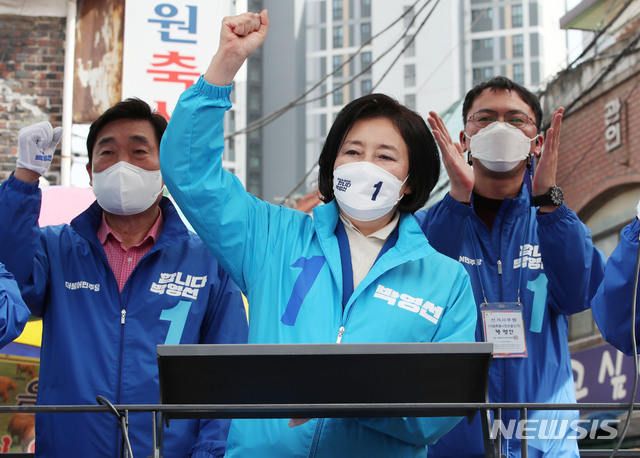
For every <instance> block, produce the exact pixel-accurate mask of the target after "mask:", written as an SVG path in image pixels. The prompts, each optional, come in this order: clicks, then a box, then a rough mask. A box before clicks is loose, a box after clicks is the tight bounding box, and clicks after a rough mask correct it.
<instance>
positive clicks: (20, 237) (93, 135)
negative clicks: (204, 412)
mask: <svg viewBox="0 0 640 458" xmlns="http://www.w3.org/2000/svg"><path fill="white" fill-rule="evenodd" d="M166 124H167V122H166V120H165V119H164V118H163V117H162V116H161V115H159V114H157V113H153V112H152V111H151V109H150V107H149V106H148V105H147V104H146V103H145V102H143V101H141V100H138V99H127V100H125V101H124V102H120V103H118V104H116V105H114V106H113V107H111V108H110V109H108V110H107V111H106V112H105V113H104V114H103V115H102V116H100V117H99V118H98V119H97V120H96V121H95V122H94V123H93V124H92V125H91V128H90V131H89V135H88V138H87V151H88V154H89V164H88V166H87V171H88V172H89V176H90V177H91V183H92V187H93V190H94V193H95V195H96V199H97V202H95V203H94V204H93V205H91V206H90V207H89V208H88V209H87V210H86V211H84V212H83V213H82V214H80V215H79V216H78V217H77V218H75V219H74V220H73V221H72V222H71V224H70V225H66V224H65V225H60V226H49V227H44V228H42V229H40V228H39V227H38V214H39V210H40V201H41V191H40V189H39V188H38V179H39V177H40V176H41V175H42V174H43V173H44V172H45V171H46V170H47V168H48V167H49V164H50V162H51V159H52V157H53V153H54V150H55V148H56V145H57V143H58V141H59V140H60V137H61V133H62V132H61V128H56V129H53V128H52V127H51V125H50V124H49V123H47V122H42V123H38V124H35V125H33V126H29V127H26V128H24V129H22V130H21V131H20V134H19V139H18V141H19V149H18V163H17V168H16V170H15V172H14V173H13V174H12V176H11V177H10V178H9V179H8V180H7V181H5V182H4V183H3V184H2V186H1V187H0V207H1V208H3V218H2V220H1V221H0V240H2V244H1V247H0V260H1V261H3V262H5V264H6V265H7V268H8V269H9V270H11V271H12V272H13V273H14V275H15V276H16V279H17V281H18V283H19V285H20V289H21V291H22V294H23V297H24V299H25V302H26V303H27V305H28V306H29V308H30V309H31V313H32V314H33V315H36V316H41V317H42V319H43V336H42V352H41V366H40V381H39V387H38V404H41V405H47V404H48V405H52V404H53V405H62V404H71V405H81V404H89V405H96V396H98V395H101V396H104V397H105V398H107V399H108V400H109V401H111V402H112V403H113V404H157V403H158V398H159V390H158V368H157V356H156V355H157V353H156V346H157V345H159V344H193V343H241V342H246V339H247V332H248V330H247V320H246V314H245V311H244V306H243V303H242V296H241V294H240V292H239V290H238V288H237V287H236V286H235V284H234V283H233V282H232V281H231V280H230V279H229V277H228V276H227V274H226V273H225V271H224V270H223V269H222V268H221V267H220V266H219V265H218V263H217V261H216V260H215V258H214V257H213V256H212V255H211V254H210V253H209V251H208V250H207V248H206V247H205V246H204V244H203V243H202V241H201V240H200V239H199V238H198V237H197V236H196V235H195V234H193V233H190V232H189V231H188V230H187V229H186V227H185V225H184V224H183V223H182V221H181V219H180V217H179V215H178V213H177V211H176V209H175V207H174V206H173V205H172V204H171V202H170V201H169V199H167V198H165V197H162V190H163V186H164V184H163V181H162V177H161V176H160V164H159V145H160V139H161V137H162V135H163V133H164V130H165V128H166ZM184 377H197V374H184ZM229 423H230V422H229V421H228V420H208V421H198V420H180V421H172V422H171V424H170V426H169V427H168V428H166V429H165V436H164V456H170V457H184V456H188V455H191V456H197V457H221V456H223V455H224V453H225V446H226V437H227V433H228V428H229ZM152 433H153V431H152V416H151V413H149V412H137V413H136V412H132V413H130V414H129V437H130V440H131V446H132V450H133V454H134V456H149V455H151V454H152V453H153V442H152ZM120 436H121V432H120V431H119V428H118V425H117V422H116V420H115V419H114V417H113V416H112V415H110V414H108V413H73V414H71V413H65V414H58V413H47V414H37V415H36V450H37V452H38V454H39V455H42V456H47V457H53V456H60V457H69V456H92V457H97V456H105V457H116V456H120V455H119V452H118V451H119V448H120V442H121V437H120Z"/></svg>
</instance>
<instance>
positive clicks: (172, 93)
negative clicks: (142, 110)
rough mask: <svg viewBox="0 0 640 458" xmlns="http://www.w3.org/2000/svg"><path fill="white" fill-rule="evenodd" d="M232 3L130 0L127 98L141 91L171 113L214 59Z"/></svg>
mask: <svg viewBox="0 0 640 458" xmlns="http://www.w3.org/2000/svg"><path fill="white" fill-rule="evenodd" d="M232 8H233V2H232V1H227V0H216V1H211V0H168V1H163V0H142V1H141V0H135V1H134V0H127V1H126V2H125V17H124V50H123V68H122V99H125V98H127V97H138V98H140V99H142V100H144V101H146V102H147V103H149V104H150V105H151V106H152V107H154V108H156V109H157V110H158V111H159V112H160V113H162V114H163V115H165V116H166V117H167V118H169V117H170V116H171V113H172V111H173V109H174V108H175V105H176V103H177V101H178V98H179V97H180V94H181V93H182V92H183V91H184V90H185V89H187V88H189V86H191V85H192V84H194V83H195V82H196V81H197V80H198V77H199V76H200V75H201V74H202V73H204V71H205V70H206V68H207V66H208V65H209V61H210V60H211V56H213V54H214V53H215V51H216V49H217V48H218V42H219V38H220V25H221V23H222V19H223V18H224V17H225V16H229V15H232V14H234V12H233V11H232Z"/></svg>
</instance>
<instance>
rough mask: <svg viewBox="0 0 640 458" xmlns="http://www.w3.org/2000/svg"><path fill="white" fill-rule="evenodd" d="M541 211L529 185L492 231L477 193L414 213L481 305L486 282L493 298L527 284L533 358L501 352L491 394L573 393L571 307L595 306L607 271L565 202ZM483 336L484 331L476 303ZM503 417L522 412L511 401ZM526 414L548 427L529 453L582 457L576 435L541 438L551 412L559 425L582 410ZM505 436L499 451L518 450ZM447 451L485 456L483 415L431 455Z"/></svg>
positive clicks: (512, 297) (512, 453)
mask: <svg viewBox="0 0 640 458" xmlns="http://www.w3.org/2000/svg"><path fill="white" fill-rule="evenodd" d="M536 212H537V208H535V207H531V206H530V204H529V195H528V194H527V191H526V188H525V187H524V186H523V190H522V191H521V192H520V195H519V196H518V197H516V198H514V199H505V201H504V202H503V203H502V206H501V207H500V210H499V211H498V214H497V215H496V218H495V220H494V223H493V229H492V231H491V232H490V231H489V229H488V228H487V226H486V225H485V224H484V223H483V222H482V221H481V220H480V218H478V216H477V215H476V214H475V213H474V211H473V202H472V206H468V205H465V204H462V203H460V202H458V201H456V200H454V199H453V198H452V197H451V196H450V195H449V194H447V195H446V196H445V197H444V199H443V200H442V201H441V202H439V203H437V204H436V205H434V206H433V207H432V208H430V209H429V210H427V211H420V212H417V213H416V218H417V219H418V221H419V223H420V226H421V227H422V229H423V231H424V232H425V234H426V235H427V237H428V238H429V241H430V242H431V244H432V245H433V246H434V248H436V249H437V250H438V251H440V252H441V253H443V254H446V255H447V256H450V257H452V258H454V259H457V260H459V261H461V262H462V263H463V264H464V266H465V267H466V268H467V272H468V273H469V276H470V277H471V283H472V285H473V291H474V295H475V300H476V304H480V303H481V302H482V300H483V295H482V289H483V288H484V291H485V295H486V298H487V301H488V302H500V301H503V302H516V300H517V294H518V286H519V287H520V297H521V299H520V300H521V302H522V304H523V319H524V327H525V339H526V345H527V350H528V357H527V358H500V359H497V358H494V360H493V362H492V364H491V369H490V374H489V401H490V402H509V403H510V402H540V403H550V402H558V403H571V402H575V401H576V398H575V390H574V383H573V373H572V370H571V357H570V354H569V346H568V319H567V315H571V314H573V313H577V312H581V311H583V310H586V309H588V308H589V301H590V299H591V298H592V297H593V295H594V294H595V291H596V288H597V287H598V285H599V283H600V281H601V279H602V274H603V265H604V257H603V255H602V253H601V252H600V251H599V250H598V249H597V248H595V247H594V246H593V243H592V241H591V233H590V231H589V229H588V228H587V227H586V226H585V225H584V224H582V223H581V222H580V220H579V219H578V217H577V216H576V214H575V213H574V212H572V211H571V210H569V209H568V208H567V207H566V206H565V205H564V204H563V205H562V206H561V207H560V208H558V209H557V210H556V211H554V212H552V213H550V214H545V215H537V213H536ZM523 246H524V250H522V247H523ZM499 265H500V266H499ZM521 265H523V266H525V267H526V268H525V269H524V270H522V269H521V268H520V266H521ZM479 278H481V279H482V280H481V281H480V280H479ZM476 340H477V341H483V340H484V337H483V329H482V316H481V312H480V309H479V307H478V326H477V328H476ZM502 416H503V423H504V425H505V427H508V426H509V421H510V420H516V421H517V420H518V419H519V418H520V416H519V412H518V411H514V410H504V411H503V412H502ZM528 418H529V419H534V420H539V421H538V422H537V423H536V424H537V425H538V426H539V427H540V429H541V430H542V431H543V432H542V434H539V435H537V438H535V439H528V444H529V449H528V450H529V452H528V453H529V456H530V457H539V456H553V457H577V456H578V446H577V440H576V439H575V436H576V434H573V436H574V438H570V437H561V438H557V437H555V438H553V437H552V438H549V439H545V438H544V437H549V436H553V435H556V436H557V435H559V434H561V432H562V431H563V430H562V429H561V428H559V429H557V430H555V432H554V431H553V430H554V428H552V427H550V425H553V423H551V421H553V420H558V422H559V423H558V424H560V425H561V421H562V419H568V420H573V419H577V412H571V411H530V412H529V413H528ZM550 430H551V431H552V432H551V433H549V431H550ZM527 435H528V436H532V435H535V434H534V433H531V432H530V433H528V434H527ZM570 435H571V433H570V432H569V434H568V436H570ZM502 444H503V449H502V453H504V454H506V455H507V456H509V457H518V456H520V440H519V439H517V438H514V439H512V440H505V439H504V438H503V441H502ZM545 454H546V455H545ZM441 456H442V457H445V456H447V457H448V456H465V457H467V456H469V457H476V456H477V457H480V456H484V451H483V445H482V436H481V430H480V423H479V421H478V416H476V419H475V421H474V423H473V424H472V426H471V427H469V426H467V425H466V423H464V424H463V423H461V424H459V425H458V426H457V427H456V428H455V429H454V430H453V431H452V432H451V433H449V434H447V435H446V436H444V437H443V438H442V439H441V440H440V441H439V442H438V444H436V446H435V447H434V448H433V449H432V450H429V458H432V457H441Z"/></svg>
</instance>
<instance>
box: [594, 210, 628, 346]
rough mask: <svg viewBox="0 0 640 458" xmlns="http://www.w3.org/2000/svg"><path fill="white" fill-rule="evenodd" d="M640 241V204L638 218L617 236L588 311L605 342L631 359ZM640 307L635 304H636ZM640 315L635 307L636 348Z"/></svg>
mask: <svg viewBox="0 0 640 458" xmlns="http://www.w3.org/2000/svg"><path fill="white" fill-rule="evenodd" d="M639 239H640V203H638V216H637V217H635V218H633V221H631V222H630V223H629V224H628V225H627V226H625V227H624V228H623V229H622V232H621V233H620V242H619V243H618V245H617V246H616V248H615V250H613V253H611V256H609V259H607V264H606V266H605V269H604V280H603V281H602V284H601V285H600V288H599V289H598V293H597V294H596V297H594V299H593V301H592V303H591V308H592V309H593V317H594V319H595V321H596V324H597V325H598V328H599V329H600V332H602V336H603V337H604V338H605V340H606V341H607V342H609V343H610V344H611V345H613V346H614V347H616V348H617V349H618V350H620V351H621V352H623V353H625V354H627V355H629V356H631V355H633V340H632V338H631V306H632V303H633V289H634V283H635V280H636V264H637V262H638V240H639ZM638 290H640V288H638ZM638 303H640V301H638V300H637V292H636V304H638ZM639 328H640V313H639V312H638V310H637V305H636V322H635V328H634V329H635V335H636V348H638V347H637V345H638V344H640V338H638V336H640V333H639V332H638V329H639Z"/></svg>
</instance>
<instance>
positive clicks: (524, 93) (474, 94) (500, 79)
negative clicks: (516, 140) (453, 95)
mask: <svg viewBox="0 0 640 458" xmlns="http://www.w3.org/2000/svg"><path fill="white" fill-rule="evenodd" d="M485 89H490V90H491V91H493V92H495V91H496V90H500V89H504V90H507V91H515V92H516V93H517V94H518V95H519V96H520V98H521V99H522V100H524V102H525V103H526V104H527V105H529V107H531V110H532V111H533V115H534V116H535V118H536V119H535V121H536V128H537V129H538V132H539V131H540V129H541V128H542V107H541V106H540V100H539V99H538V97H537V96H536V95H535V94H534V93H533V92H531V91H530V90H529V89H527V88H526V87H524V86H521V85H520V84H518V83H515V82H513V81H511V80H510V79H509V78H507V77H505V76H494V77H493V78H491V79H490V80H487V81H483V82H482V83H480V84H478V85H476V86H475V87H474V88H473V89H471V90H470V91H469V92H467V95H466V96H465V98H464V103H463V104H462V122H463V124H466V123H467V119H468V114H469V110H470V109H471V105H473V102H474V101H475V99H476V98H478V97H479V96H480V94H482V92H483V91H484V90H485Z"/></svg>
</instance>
